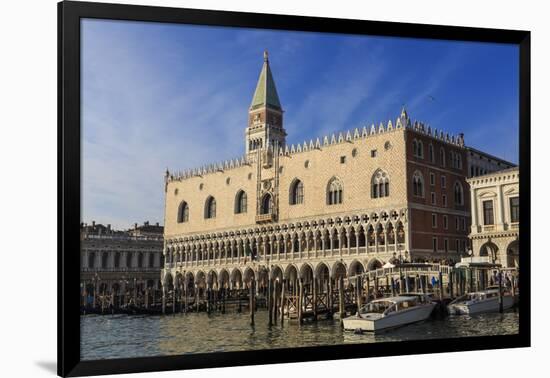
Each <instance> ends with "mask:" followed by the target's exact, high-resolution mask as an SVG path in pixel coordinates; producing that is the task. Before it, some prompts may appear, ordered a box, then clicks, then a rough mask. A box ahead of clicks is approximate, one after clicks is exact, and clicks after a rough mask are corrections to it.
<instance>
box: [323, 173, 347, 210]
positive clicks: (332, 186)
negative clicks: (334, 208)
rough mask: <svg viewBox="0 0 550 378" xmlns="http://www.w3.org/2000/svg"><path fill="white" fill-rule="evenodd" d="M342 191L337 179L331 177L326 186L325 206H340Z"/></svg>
mask: <svg viewBox="0 0 550 378" xmlns="http://www.w3.org/2000/svg"><path fill="white" fill-rule="evenodd" d="M343 194H344V189H343V185H342V182H341V181H340V179H339V178H337V177H333V178H331V179H330V180H329V182H328V184H327V205H337V204H341V203H342V200H343Z"/></svg>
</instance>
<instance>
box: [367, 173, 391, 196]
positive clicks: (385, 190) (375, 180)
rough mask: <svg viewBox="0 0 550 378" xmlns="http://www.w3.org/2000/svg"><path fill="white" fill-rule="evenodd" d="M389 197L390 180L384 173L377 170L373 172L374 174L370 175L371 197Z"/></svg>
mask: <svg viewBox="0 0 550 378" xmlns="http://www.w3.org/2000/svg"><path fill="white" fill-rule="evenodd" d="M389 195H390V178H389V177H388V174H387V173H386V172H385V171H383V170H381V169H377V170H376V172H374V174H373V175H372V179H371V197H372V198H382V197H388V196H389Z"/></svg>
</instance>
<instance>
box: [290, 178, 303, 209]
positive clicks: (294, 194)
mask: <svg viewBox="0 0 550 378" xmlns="http://www.w3.org/2000/svg"><path fill="white" fill-rule="evenodd" d="M301 203H304V183H303V182H302V181H301V180H300V179H298V178H295V179H294V180H293V181H292V183H291V184H290V193H289V204H290V205H298V204H301Z"/></svg>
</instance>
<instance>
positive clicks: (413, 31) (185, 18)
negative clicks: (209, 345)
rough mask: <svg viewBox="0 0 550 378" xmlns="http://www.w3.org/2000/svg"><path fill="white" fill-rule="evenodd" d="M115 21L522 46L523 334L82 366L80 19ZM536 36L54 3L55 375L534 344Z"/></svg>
mask: <svg viewBox="0 0 550 378" xmlns="http://www.w3.org/2000/svg"><path fill="white" fill-rule="evenodd" d="M81 18H97V19H114V20H135V21H154V22H167V23H186V24H199V25H215V26H231V27H249V28H264V29H275V30H294V31H314V32H330V33H345V34H359V35H377V36H395V37H413V38H429V39H439V40H455V41H481V42H494V43H503V44H514V45H517V46H519V51H520V53H519V60H520V61H519V73H518V74H519V78H520V80H519V82H520V87H519V104H518V106H519V124H520V139H519V141H520V146H519V166H520V170H521V180H520V191H521V199H520V201H521V205H520V206H521V209H522V212H521V225H522V226H521V229H520V250H521V251H522V252H521V255H520V266H521V274H522V277H523V279H522V293H521V295H522V297H521V302H520V305H519V306H520V312H521V317H520V324H519V333H518V334H517V335H501V336H480V337H467V338H453V339H452V340H451V339H437V340H411V341H402V342H399V343H376V344H354V345H337V346H319V347H305V348H301V349H300V353H296V350H293V349H276V350H254V351H240V352H225V353H216V354H214V353H211V354H208V353H207V354H194V355H181V356H167V357H144V358H131V359H129V358H128V359H127V358H125V359H109V360H96V361H81V360H80V351H79V348H80V319H79V291H78V290H79V274H80V272H79V269H78V267H79V266H80V261H79V258H80V254H79V253H77V252H76V251H78V250H79V248H80V240H79V227H80V222H81V219H80V200H81V198H80V197H81V195H80V193H81V191H80V190H81V187H80V158H81V150H80V140H81V130H80V19H81ZM530 106H531V100H530V32H529V31H516V30H498V29H486V28H469V27H468V28H467V27H457V26H438V25H421V24H410V23H395V22H379V21H362V20H345V19H333V18H318V17H303V16H286V15H270V14H254V13H242V12H227V11H212V10H197V9H181V8H168V7H155V6H135V5H121V4H106V3H86V2H71V1H63V2H60V3H59V4H58V245H59V247H58V374H59V375H60V376H82V375H99V374H116V373H133V372H151V371H165V370H177V369H197V368H207V367H208V368H212V367H222V366H239V365H257V364H273V363H283V362H298V361H317V360H335V359H347V358H360V357H374V356H390V355H409V354H423V353H441V352H453V351H465V350H483V349H500V348H516V347H528V346H530V333H531V325H530V289H531V288H530V244H531V240H530V129H531V127H530V122H531V115H530Z"/></svg>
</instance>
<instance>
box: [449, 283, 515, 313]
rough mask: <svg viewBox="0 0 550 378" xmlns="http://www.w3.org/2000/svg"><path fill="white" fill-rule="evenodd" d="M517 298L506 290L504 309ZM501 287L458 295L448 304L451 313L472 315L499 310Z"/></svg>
mask: <svg viewBox="0 0 550 378" xmlns="http://www.w3.org/2000/svg"><path fill="white" fill-rule="evenodd" d="M514 303H515V298H514V296H512V295H511V294H510V293H508V292H506V291H504V292H503V295H502V309H503V310H506V309H509V308H511V307H512V306H513V305H514ZM499 309H500V304H499V288H498V287H489V288H487V289H486V290H481V291H476V292H472V293H467V294H465V295H463V296H461V297H458V298H457V299H455V300H454V301H452V302H451V303H449V305H448V306H447V311H448V312H449V315H472V314H479V313H483V312H495V311H499Z"/></svg>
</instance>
